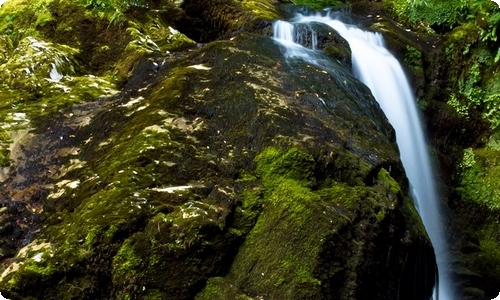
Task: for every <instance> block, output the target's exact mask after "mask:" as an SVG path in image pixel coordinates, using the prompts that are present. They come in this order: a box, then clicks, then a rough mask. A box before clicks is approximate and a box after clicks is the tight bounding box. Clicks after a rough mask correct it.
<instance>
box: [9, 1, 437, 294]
mask: <svg viewBox="0 0 500 300" xmlns="http://www.w3.org/2000/svg"><path fill="white" fill-rule="evenodd" d="M54 3H55V2H54ZM57 3H62V2H57ZM186 5H188V4H186ZM191 5H194V4H193V3H191ZM50 7H52V8H53V9H55V7H53V6H50ZM200 7H202V6H200ZM215 7H217V8H219V6H214V7H213V9H215ZM73 8H74V7H73ZM62 9H63V8H62V7H61V6H59V7H58V8H57V9H56V10H54V11H59V12H61V11H62ZM74 9H75V11H80V9H81V7H79V8H74ZM197 9H198V8H197ZM213 9H212V11H211V12H212V13H213V11H214V10H213ZM92 13H95V12H92ZM245 13H246V12H245ZM52 15H53V17H54V18H56V19H57V18H58V16H57V15H56V14H54V13H53V14H52ZM87 17H88V16H87ZM132 17H134V16H133V15H131V18H132ZM91 19H92V18H91ZM137 19H139V18H137ZM211 20H215V19H211ZM129 21H130V22H132V21H131V20H129ZM50 22H52V21H50ZM235 22H236V21H235ZM238 22H240V21H238ZM106 24H107V23H106ZM123 24H127V23H126V22H125V23H123ZM238 24H239V23H238ZM101 25H102V24H101ZM128 25H130V27H131V28H135V30H129V33H130V32H133V33H134V34H137V41H143V40H142V38H147V36H150V37H151V35H150V34H149V33H147V31H146V30H144V31H141V29H140V28H137V27H134V26H133V25H131V24H128ZM96 26H97V25H96ZM113 26H115V25H111V28H112V29H114V30H119V29H118V28H122V27H116V28H115V27H113ZM116 26H117V25H116ZM165 26H166V24H165ZM224 26H225V25H224ZM234 28H237V27H228V30H229V29H230V30H233V29H234ZM122 29H123V28H122ZM163 29H166V28H165V27H164V28H163ZM75 30H76V29H75ZM119 32H123V31H119ZM46 34H47V36H49V34H48V33H46ZM127 42H128V43H130V42H131V40H127ZM72 43H76V40H72ZM132 43H134V42H132ZM155 44H156V42H155ZM69 45H70V46H72V44H71V43H69ZM98 45H99V48H98V49H97V48H95V47H97V46H95V47H94V46H92V47H90V45H88V46H89V49H91V50H92V51H94V52H92V53H93V55H96V56H97V57H99V58H98V59H97V58H96V60H95V61H94V62H96V63H97V62H98V61H99V60H100V59H103V58H105V57H110V58H111V57H114V56H107V55H108V54H106V52H107V51H108V50H109V49H106V47H105V46H106V45H108V44H107V43H98ZM120 45H121V46H122V47H124V48H123V49H126V46H125V45H124V44H120ZM142 46H144V47H142V48H141V47H139V48H141V49H146V50H147V51H151V52H148V53H149V54H154V55H153V56H151V57H150V58H148V59H146V58H144V59H141V60H140V61H139V63H138V64H137V67H135V69H134V71H133V75H132V76H131V77H130V78H129V79H128V81H127V82H126V83H125V85H124V91H123V92H122V93H119V94H116V95H114V96H111V97H103V98H99V99H95V100H94V99H93V100H94V101H88V102H86V103H80V104H78V105H76V106H74V107H72V108H67V109H65V110H64V111H62V114H60V115H62V116H64V118H63V117H58V116H60V115H57V116H56V115H53V114H51V115H50V116H47V115H37V116H38V117H39V118H40V120H37V122H36V123H35V124H36V125H37V126H39V128H37V130H35V131H34V132H33V133H32V135H28V137H27V140H26V141H23V143H21V144H20V145H21V146H22V147H21V146H18V147H17V148H16V151H19V152H17V153H21V154H23V155H25V156H29V157H33V158H34V159H33V160H39V162H33V161H29V164H28V165H29V166H30V167H29V168H27V169H26V168H21V167H19V166H17V165H14V166H13V168H14V169H15V170H16V171H17V172H19V174H20V175H22V174H26V173H24V172H26V170H29V171H32V172H33V173H36V175H37V176H33V177H30V180H31V181H30V182H28V181H22V178H18V179H19V180H21V182H22V183H23V184H27V185H29V188H28V190H37V188H38V189H39V190H40V191H42V192H40V193H38V194H37V193H35V192H32V193H31V194H28V192H24V193H23V192H19V191H17V190H15V188H16V187H17V186H15V185H10V184H11V182H14V180H13V181H8V182H7V183H6V185H5V186H6V187H7V188H9V189H10V191H15V192H16V193H18V194H20V195H22V196H24V197H25V198H27V199H29V200H27V201H31V202H29V203H30V204H31V203H33V204H36V205H33V206H31V207H30V209H31V208H33V209H34V211H35V212H31V211H28V212H26V211H23V214H24V215H26V216H35V218H34V219H35V220H43V224H46V226H45V227H43V228H42V229H43V230H42V231H41V232H40V234H39V235H37V236H36V237H35V240H37V241H42V240H43V241H46V242H48V243H50V245H51V249H53V250H51V252H50V255H47V256H46V255H45V254H44V255H43V258H44V259H46V260H43V261H42V262H43V264H40V265H36V264H33V263H32V262H30V259H29V258H23V257H21V256H20V255H18V259H19V261H20V262H21V261H24V266H25V267H21V268H20V269H19V270H18V271H13V272H11V273H9V274H8V275H6V276H5V277H4V278H3V279H2V281H1V282H0V290H1V291H2V294H4V292H5V293H6V295H7V297H9V296H11V295H14V296H16V297H25V298H27V297H37V298H42V299H55V298H57V299H61V298H63V299H65V298H70V297H71V295H68V293H69V292H68V291H69V290H71V291H75V290H77V292H75V293H76V294H75V296H74V297H76V298H84V297H92V298H95V299H118V298H119V299H122V298H125V299H126V298H130V299H137V298H145V299H157V298H176V299H191V298H193V297H195V296H196V295H197V294H199V293H200V292H201V293H200V294H199V297H209V296H211V295H216V294H220V293H225V291H227V293H228V295H235V297H240V298H241V299H245V298H247V297H248V298H251V297H258V296H271V297H274V298H283V299H292V298H297V297H302V298H308V299H313V298H317V297H326V295H329V294H331V295H335V296H338V298H339V299H348V298H358V299H361V298H367V297H368V294H367V293H368V292H367V291H370V294H372V292H371V291H373V290H377V292H376V293H373V294H374V295H373V297H372V298H373V299H387V298H395V297H396V295H397V293H398V282H403V283H405V282H410V281H411V280H413V279H414V278H415V275H414V274H412V275H408V274H409V273H408V271H407V269H406V267H405V263H404V259H405V257H407V256H408V257H415V253H417V250H422V249H423V250H424V253H426V255H428V258H427V259H422V260H421V261H423V264H424V265H425V266H428V267H429V268H428V269H429V270H434V268H433V267H434V264H433V260H432V258H433V255H432V248H431V247H430V246H429V244H428V242H427V238H426V236H425V235H424V234H423V233H422V232H419V231H417V230H415V231H413V230H412V228H413V227H416V226H418V225H412V224H411V223H410V222H415V223H416V224H420V222H419V220H416V219H415V218H414V216H413V215H412V214H409V213H407V212H406V207H405V205H408V202H407V201H408V199H407V198H406V197H405V196H404V194H406V193H407V186H406V185H405V179H404V176H403V175H402V174H403V173H402V172H401V166H400V162H399V161H398V160H397V155H398V154H397V148H396V146H395V144H394V134H393V131H392V129H391V128H390V126H389V125H388V123H387V121H386V120H385V118H384V117H383V114H382V113H381V112H380V109H379V107H378V105H377V104H376V102H375V101H374V99H373V97H371V95H370V93H369V91H368V89H367V88H366V87H365V86H363V85H361V84H360V83H359V82H358V81H357V80H356V79H354V78H353V77H352V75H351V74H350V72H349V71H348V70H347V69H346V68H345V67H343V66H341V65H340V64H338V63H332V69H331V70H328V71H326V70H322V69H319V68H317V67H314V66H312V65H309V64H306V63H302V62H294V63H289V62H287V61H285V59H284V58H283V56H282V55H281V52H280V48H279V46H278V45H277V44H276V43H275V42H274V41H273V40H272V39H270V38H268V37H266V36H259V35H253V34H248V33H241V34H238V35H237V36H235V37H233V38H231V39H230V40H220V41H216V42H213V43H210V44H208V45H205V46H204V47H202V48H200V49H196V50H194V51H190V52H187V53H185V55H184V56H183V57H181V58H178V59H175V58H173V57H170V56H169V57H167V56H160V55H161V52H162V51H163V50H162V48H161V47H163V46H160V45H159V44H156V46H157V47H158V49H160V50H158V49H157V47H155V46H154V44H148V41H147V40H146V41H145V44H144V45H142ZM150 46H151V47H152V48H148V47H150ZM139 48H137V49H139ZM137 49H135V50H134V49H133V50H131V51H132V53H137V51H138V52H140V50H137ZM82 50H83V48H81V49H80V52H79V53H81V51H82ZM146 50H145V51H146ZM119 52H120V51H119ZM124 53H126V51H125V52H120V54H124ZM109 55H110V54H109ZM156 55H158V56H156ZM77 56H78V55H76V54H75V59H76V60H77V62H78V63H80V60H81V59H82V57H77ZM115 58H116V57H115ZM122 58H123V57H122ZM123 59H125V58H123ZM118 60H119V59H118ZM118 60H117V59H115V60H112V62H110V63H109V64H108V63H103V64H97V65H99V67H97V70H99V72H101V71H102V72H104V73H106V72H107V71H109V70H110V69H111V68H114V67H115V65H114V64H115V63H117V62H118ZM134 60H135V58H134V59H133V60H131V61H130V62H127V64H126V65H128V67H124V68H123V70H125V71H124V73H123V74H125V73H127V72H129V71H130V70H131V69H132V68H133V67H130V66H132V65H134V63H133V61H134ZM85 61H86V60H85ZM79 65H80V66H81V67H82V69H81V70H85V71H87V70H90V69H92V68H91V66H90V65H85V64H79ZM118 65H120V63H118ZM104 66H107V67H104ZM75 72H76V73H78V74H75V76H73V77H74V78H77V77H83V76H76V75H82V74H85V72H84V71H80V72H81V73H82V74H80V73H79V72H78V71H75ZM124 76H126V75H124ZM68 79H69V76H68ZM75 80H76V79H75ZM60 82H64V78H63V79H61V81H60ZM75 89H76V87H75ZM8 91H9V92H10V90H8ZM72 94H73V92H72ZM72 94H71V95H72ZM48 99H57V98H55V96H51V97H50V98H48ZM89 100H90V99H89ZM40 101H45V100H43V98H42V99H41V100H40ZM47 101H48V100H47ZM83 101H84V100H83V99H82V101H81V102H83ZM30 107H31V108H32V107H34V105H33V106H30ZM51 109H54V108H53V107H52V106H51ZM12 116H15V115H12ZM47 128H49V129H50V130H46V129H47ZM61 137H62V138H61ZM30 143H32V144H30ZM24 145H30V147H24ZM47 145H48V146H47ZM63 154H64V155H63ZM38 158H43V159H38ZM33 165H34V166H37V168H35V167H32V166H33ZM382 166H384V167H387V169H389V167H392V168H391V169H392V170H395V171H393V172H387V171H383V170H382ZM51 168H54V169H56V170H58V172H54V173H52V172H48V171H47V170H52V169H51ZM31 182H37V183H38V182H43V183H44V184H45V183H47V184H46V185H41V184H39V185H34V184H31ZM30 184H31V185H30ZM13 194H14V192H13ZM33 199H36V201H35V200H33ZM26 209H27V208H26ZM12 211H13V209H12V208H11V209H10V210H9V211H8V213H9V214H12ZM38 218H40V219H38ZM37 222H42V221H37ZM22 224H24V223H22ZM39 224H40V223H36V222H33V223H29V224H28V225H29V226H31V227H29V228H30V229H31V228H37V229H38V228H40V227H36V226H37V225H39ZM15 228H16V230H19V231H20V232H23V231H22V230H21V229H17V228H18V227H15ZM19 228H20V227H19ZM407 231H409V232H410V233H407ZM24 236H26V237H27V238H31V237H28V235H27V233H25V235H24ZM389 247H392V248H389ZM388 251H389V252H390V253H391V254H390V255H389V258H387V257H388V254H387V253H388ZM30 266H31V267H30ZM35 266H37V267H35ZM387 266H389V267H387ZM410 266H413V264H410ZM387 268H389V271H387ZM417 273H418V274H424V275H425V276H429V274H428V273H426V272H417ZM422 276H423V275H422ZM212 277H213V278H222V279H210V278H212ZM369 278H375V280H368V279H369ZM401 278H402V279H401ZM207 281H208V284H207ZM29 282H32V283H34V284H33V285H30V283H29ZM38 283H40V284H38ZM228 283H229V286H228ZM231 285H232V286H231ZM205 286H207V288H206V289H205V290H204V287H205ZM375 286H378V288H377V289H375ZM381 287H383V288H381ZM216 289H219V290H218V291H217V290H216ZM423 290H424V291H423V294H425V295H427V294H428V293H430V286H425V285H424V288H423ZM409 291H410V292H409V293H411V292H413V290H411V289H409ZM342 297H343V298H342Z"/></svg>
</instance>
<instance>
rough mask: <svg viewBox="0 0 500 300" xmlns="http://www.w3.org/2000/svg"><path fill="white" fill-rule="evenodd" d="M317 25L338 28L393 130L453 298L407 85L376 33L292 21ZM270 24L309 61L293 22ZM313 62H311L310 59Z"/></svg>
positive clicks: (445, 298) (439, 295) (305, 19)
mask: <svg viewBox="0 0 500 300" xmlns="http://www.w3.org/2000/svg"><path fill="white" fill-rule="evenodd" d="M299 23H322V24H325V25H328V26H330V27H331V28H333V29H334V30H335V31H337V32H338V33H339V34H340V35H341V36H342V37H343V38H344V39H346V40H347V42H348V43H349V45H350V48H351V52H352V65H353V73H354V75H355V76H356V77H357V78H358V79H359V80H360V81H362V82H363V83H364V84H366V85H367V86H368V87H369V88H370V89H371V91H372V93H373V95H374V96H375V99H376V100H377V101H378V103H379V104H380V107H381V108H382V110H383V111H384V113H385V115H386V116H387V118H388V119H389V122H390V123H391V124H392V126H393V127H394V129H395V131H396V139H397V143H398V147H399V150H400V155H401V160H402V162H403V166H404V168H405V171H406V175H407V177H408V180H409V182H410V185H411V189H412V193H413V195H412V196H413V199H414V202H415V203H416V206H417V210H418V212H419V214H420V217H421V218H422V222H423V223H424V226H425V228H426V230H427V232H428V234H429V237H430V239H431V242H432V244H433V246H434V250H435V254H436V260H437V265H438V273H439V287H438V288H437V289H436V290H435V293H434V298H435V299H436V300H437V299H439V300H454V299H455V298H454V295H453V289H452V284H451V279H450V276H449V274H448V271H447V270H448V264H449V259H448V256H447V243H446V239H445V234H444V231H443V225H442V218H441V213H440V209H439V205H438V201H439V199H438V193H437V189H436V186H435V176H434V172H433V169H432V165H431V161H430V157H429V153H428V150H427V148H426V147H427V146H426V140H425V136H424V133H423V130H422V126H421V123H420V119H419V115H418V110H417V107H416V104H415V99H414V97H413V95H412V92H411V90H410V85H409V83H408V81H407V79H406V76H405V74H404V72H403V69H402V68H401V65H400V64H399V62H398V61H397V59H396V58H395V57H394V56H393V55H392V54H391V53H390V52H389V51H388V50H387V49H386V48H385V47H384V40H383V37H382V35H381V34H379V33H373V32H367V31H363V30H360V29H359V28H357V27H356V26H352V25H346V24H344V23H342V22H341V21H339V20H334V19H332V18H331V17H329V16H302V15H298V16H297V17H296V19H294V20H293V24H299ZM293 24H292V23H289V22H285V21H277V22H276V23H275V24H274V33H275V39H276V40H278V41H280V42H281V43H282V44H283V45H284V46H285V47H286V52H287V53H286V54H285V55H287V56H289V57H290V56H291V57H298V56H300V55H302V58H303V59H304V60H306V61H309V59H310V58H312V56H311V52H310V51H311V50H308V51H306V50H303V49H304V48H303V47H302V46H300V45H297V44H296V43H295V41H296V40H297V39H296V34H295V30H294V25H293ZM311 62H312V63H315V64H317V62H316V61H311Z"/></svg>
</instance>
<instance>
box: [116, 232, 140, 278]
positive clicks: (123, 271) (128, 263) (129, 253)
mask: <svg viewBox="0 0 500 300" xmlns="http://www.w3.org/2000/svg"><path fill="white" fill-rule="evenodd" d="M134 243H135V239H134V238H133V237H132V238H129V239H127V240H126V241H125V242H124V243H123V245H122V246H121V247H120V250H118V253H117V254H116V255H115V257H114V258H113V271H112V272H113V277H114V278H115V279H114V280H116V278H120V281H127V279H129V278H131V277H133V276H134V275H135V274H136V272H137V270H138V269H139V266H140V265H141V260H142V259H141V256H140V255H138V254H136V252H135V251H136V250H135V248H134Z"/></svg>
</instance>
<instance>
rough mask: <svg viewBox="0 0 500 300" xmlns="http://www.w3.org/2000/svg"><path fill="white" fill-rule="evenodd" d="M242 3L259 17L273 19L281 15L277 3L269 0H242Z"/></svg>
mask: <svg viewBox="0 0 500 300" xmlns="http://www.w3.org/2000/svg"><path fill="white" fill-rule="evenodd" d="M241 4H242V5H243V6H244V7H245V8H247V9H249V10H250V11H252V12H253V13H254V15H255V16H256V17H257V18H262V19H267V20H272V19H277V18H278V17H279V16H280V14H279V13H278V11H277V9H276V7H275V5H273V3H272V2H271V1H269V0H242V1H241Z"/></svg>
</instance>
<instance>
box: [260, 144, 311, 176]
mask: <svg viewBox="0 0 500 300" xmlns="http://www.w3.org/2000/svg"><path fill="white" fill-rule="evenodd" d="M255 161H256V162H257V173H258V174H259V175H261V176H262V178H263V180H264V184H265V186H266V185H270V186H272V185H276V184H277V183H279V182H280V181H281V180H283V179H292V180H296V181H298V182H299V183H300V185H304V186H311V184H312V183H313V172H314V159H313V158H312V156H310V155H309V154H307V153H305V152H303V151H301V150H299V149H296V148H292V149H290V150H287V151H283V150H279V149H277V148H272V147H271V148H266V149H265V150H264V151H262V152H261V153H260V154H259V155H258V156H257V157H256V158H255Z"/></svg>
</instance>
